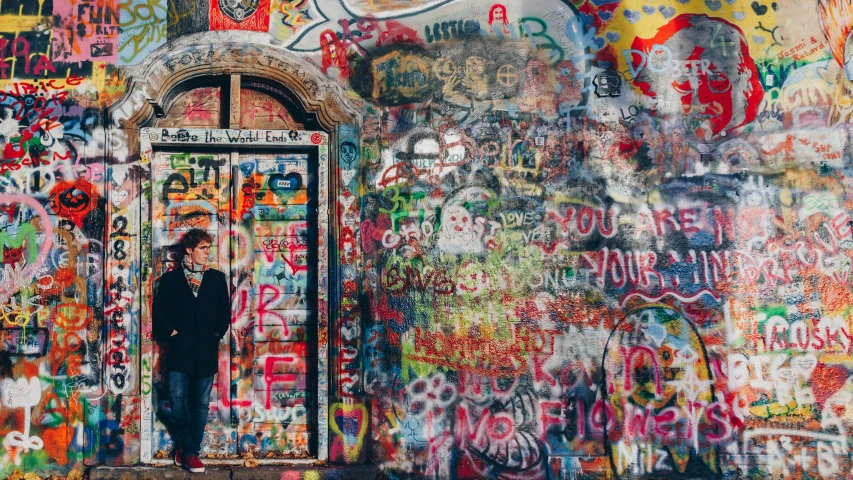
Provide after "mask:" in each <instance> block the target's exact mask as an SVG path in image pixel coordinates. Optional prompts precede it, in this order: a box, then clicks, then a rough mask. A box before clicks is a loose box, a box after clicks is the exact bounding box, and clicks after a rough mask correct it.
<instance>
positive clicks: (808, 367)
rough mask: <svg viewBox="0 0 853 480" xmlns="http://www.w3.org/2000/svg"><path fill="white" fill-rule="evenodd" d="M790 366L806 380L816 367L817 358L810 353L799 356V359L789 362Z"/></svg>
mask: <svg viewBox="0 0 853 480" xmlns="http://www.w3.org/2000/svg"><path fill="white" fill-rule="evenodd" d="M791 365H793V366H794V370H795V371H796V372H797V373H799V374H800V376H801V377H803V378H804V379H808V378H810V377H811V376H812V372H813V371H814V369H815V367H817V357H815V356H814V355H812V354H811V353H809V354H806V355H800V356H799V357H795V358H794V359H792V360H791Z"/></svg>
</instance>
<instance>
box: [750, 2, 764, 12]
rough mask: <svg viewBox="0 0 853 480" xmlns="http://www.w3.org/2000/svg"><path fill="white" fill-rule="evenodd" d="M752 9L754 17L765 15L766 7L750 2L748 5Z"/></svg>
mask: <svg viewBox="0 0 853 480" xmlns="http://www.w3.org/2000/svg"><path fill="white" fill-rule="evenodd" d="M750 6H751V7H752V11H753V12H755V14H756V15H764V14H765V13H767V5H761V4H760V3H758V2H752V4H751V5H750Z"/></svg>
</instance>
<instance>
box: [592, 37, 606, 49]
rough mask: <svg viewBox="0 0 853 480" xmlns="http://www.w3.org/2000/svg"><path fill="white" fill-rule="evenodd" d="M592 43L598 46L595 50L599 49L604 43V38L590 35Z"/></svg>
mask: <svg viewBox="0 0 853 480" xmlns="http://www.w3.org/2000/svg"><path fill="white" fill-rule="evenodd" d="M592 43H594V44H595V46H596V47H598V48H597V49H596V50H601V49H602V48H604V44H605V43H606V42H605V40H604V37H599V36H595V37H592Z"/></svg>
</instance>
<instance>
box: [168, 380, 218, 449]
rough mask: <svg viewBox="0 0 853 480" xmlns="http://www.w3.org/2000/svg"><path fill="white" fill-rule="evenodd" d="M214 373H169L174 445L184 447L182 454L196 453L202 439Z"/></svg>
mask: <svg viewBox="0 0 853 480" xmlns="http://www.w3.org/2000/svg"><path fill="white" fill-rule="evenodd" d="M211 389H213V376H210V377H194V376H192V375H187V374H186V373H181V372H169V405H170V406H171V407H172V416H173V418H174V420H175V438H174V441H175V446H176V447H179V448H180V447H183V449H184V456H185V457H186V456H192V455H195V456H198V454H199V453H201V442H202V440H204V427H205V426H206V425H207V412H208V410H209V404H210V391H211Z"/></svg>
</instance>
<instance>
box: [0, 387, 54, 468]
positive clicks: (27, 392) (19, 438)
mask: <svg viewBox="0 0 853 480" xmlns="http://www.w3.org/2000/svg"><path fill="white" fill-rule="evenodd" d="M41 393H42V392H41V383H40V382H39V380H38V378H36V377H32V378H30V379H29V381H27V380H26V379H24V378H19V379H18V380H14V381H13V380H11V379H9V378H7V379H4V380H3V381H2V382H0V395H3V406H4V407H6V408H13V409H18V408H22V409H24V431H23V432H20V431H17V430H13V431H11V432H9V433H7V434H6V438H4V439H3V447H5V448H6V455H5V460H6V461H12V462H13V463H14V464H15V465H20V464H21V457H20V456H19V455H18V452H19V451H22V452H23V453H27V452H29V451H30V450H41V449H42V448H44V441H43V440H42V439H41V438H39V437H37V436H35V435H33V436H30V415H31V412H32V408H33V407H34V406H36V405H38V403H39V400H40V399H41Z"/></svg>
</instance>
